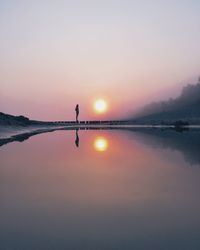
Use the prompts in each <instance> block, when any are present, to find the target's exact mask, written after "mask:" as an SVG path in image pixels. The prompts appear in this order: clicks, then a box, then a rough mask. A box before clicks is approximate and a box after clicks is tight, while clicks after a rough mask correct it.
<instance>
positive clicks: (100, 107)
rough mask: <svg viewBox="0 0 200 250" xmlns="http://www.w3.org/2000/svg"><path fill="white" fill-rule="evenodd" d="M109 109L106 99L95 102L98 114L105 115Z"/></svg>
mask: <svg viewBox="0 0 200 250" xmlns="http://www.w3.org/2000/svg"><path fill="white" fill-rule="evenodd" d="M107 109H108V104H107V102H106V101H105V100H104V99H98V100H96V101H95V102H94V110H95V112H96V113H105V112H106V111H107Z"/></svg>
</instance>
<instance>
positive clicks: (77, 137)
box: [75, 129, 79, 148]
mask: <svg viewBox="0 0 200 250" xmlns="http://www.w3.org/2000/svg"><path fill="white" fill-rule="evenodd" d="M75 144H76V146H77V148H78V147H79V136H78V129H76V140H75Z"/></svg>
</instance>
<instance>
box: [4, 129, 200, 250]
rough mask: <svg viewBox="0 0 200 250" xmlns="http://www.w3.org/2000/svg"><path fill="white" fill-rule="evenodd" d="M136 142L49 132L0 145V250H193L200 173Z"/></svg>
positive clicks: (178, 157) (199, 219)
mask: <svg viewBox="0 0 200 250" xmlns="http://www.w3.org/2000/svg"><path fill="white" fill-rule="evenodd" d="M77 137H78V141H79V143H78V144H79V147H77V145H76V143H74V142H75V141H77ZM144 138H145V136H144V135H141V134H140V133H131V135H130V132H128V131H114V130H112V131H102V130H98V131H93V130H92V131H91V130H86V131H83V130H79V131H57V132H53V133H46V134H41V135H36V136H34V137H31V138H30V139H29V140H26V141H24V142H22V143H19V142H13V143H10V144H7V145H5V146H3V147H1V148H0V198H1V210H0V221H1V224H0V242H1V246H2V247H3V249H5V250H6V249H34V250H35V249H37V250H38V249H49V250H50V249H58V250H59V249H105V250H107V249H113V250H116V249H123V250H126V249H128V250H129V249H159V250H160V249H164V250H165V249H166V250H168V249H199V248H200V241H199V231H200V212H199V211H200V199H199V189H200V168H199V167H191V166H190V164H189V163H188V162H187V161H186V160H185V158H184V156H183V155H182V154H180V152H178V151H177V150H171V149H170V148H163V147H157V148H156V147H155V146H153V143H154V141H153V140H152V143H147V141H148V140H149V141H150V139H148V140H147V141H145V140H144ZM99 140H102V141H100V143H99ZM103 141H104V142H103ZM96 143H97V145H100V146H99V149H102V148H105V145H107V146H106V150H104V151H101V150H97V148H98V147H97V148H96V147H95V146H94V145H95V144H96Z"/></svg>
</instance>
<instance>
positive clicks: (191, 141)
mask: <svg viewBox="0 0 200 250" xmlns="http://www.w3.org/2000/svg"><path fill="white" fill-rule="evenodd" d="M128 131H129V132H134V133H135V132H137V133H138V134H139V135H140V139H141V140H142V141H143V142H144V143H145V144H148V145H150V146H152V147H156V148H163V149H170V150H177V151H179V152H181V153H182V154H183V156H184V158H185V160H186V161H187V162H188V163H190V164H191V165H200V129H190V130H183V131H177V130H175V129H169V128H167V129H137V130H135V129H133V130H132V129H128Z"/></svg>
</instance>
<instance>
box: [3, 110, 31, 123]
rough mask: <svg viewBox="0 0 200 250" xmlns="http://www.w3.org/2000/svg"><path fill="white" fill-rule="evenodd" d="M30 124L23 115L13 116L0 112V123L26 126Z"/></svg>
mask: <svg viewBox="0 0 200 250" xmlns="http://www.w3.org/2000/svg"><path fill="white" fill-rule="evenodd" d="M30 124H31V121H30V120H29V118H27V117H25V116H22V115H20V116H14V115H8V114H4V113H2V112H0V125H11V126H26V125H30Z"/></svg>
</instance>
